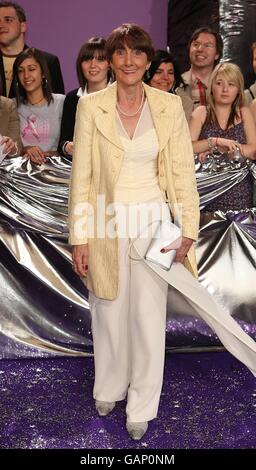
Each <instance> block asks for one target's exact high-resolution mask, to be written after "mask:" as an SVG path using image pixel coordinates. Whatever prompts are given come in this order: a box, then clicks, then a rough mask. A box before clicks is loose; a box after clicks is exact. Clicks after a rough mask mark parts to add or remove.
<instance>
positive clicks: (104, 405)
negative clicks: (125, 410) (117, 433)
mask: <svg viewBox="0 0 256 470" xmlns="http://www.w3.org/2000/svg"><path fill="white" fill-rule="evenodd" d="M115 405H116V402H115V401H100V400H95V408H96V410H97V411H98V414H99V415H100V416H107V415H108V414H109V413H110V412H111V411H112V410H113V409H114V408H115Z"/></svg>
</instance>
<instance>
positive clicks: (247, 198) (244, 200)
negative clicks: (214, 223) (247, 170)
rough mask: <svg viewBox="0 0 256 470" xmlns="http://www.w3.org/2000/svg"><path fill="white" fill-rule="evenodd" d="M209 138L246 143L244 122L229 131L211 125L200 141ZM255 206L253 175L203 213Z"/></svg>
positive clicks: (219, 197)
mask: <svg viewBox="0 0 256 470" xmlns="http://www.w3.org/2000/svg"><path fill="white" fill-rule="evenodd" d="M208 137H220V138H224V139H232V140H236V141H237V142H239V143H240V144H245V143H246V136H245V131H244V125H243V122H240V123H239V124H235V125H234V126H233V127H230V128H229V129H227V130H223V129H221V128H220V127H219V126H218V125H216V124H214V123H209V124H207V125H206V126H204V127H203V129H202V130H201V133H200V136H199V140H202V139H207V138H208ZM252 206H253V179H252V176H251V174H248V175H247V176H246V177H245V178H244V179H243V180H242V181H241V182H240V183H237V184H236V185H235V186H233V187H232V188H231V189H229V190H228V191H226V192H225V193H223V194H221V195H220V196H218V197H216V199H215V200H214V201H212V202H210V203H209V204H208V205H207V206H206V207H205V208H204V209H203V211H207V212H214V211H216V210H222V211H223V212H226V211H228V210H242V209H246V208H249V207H252Z"/></svg>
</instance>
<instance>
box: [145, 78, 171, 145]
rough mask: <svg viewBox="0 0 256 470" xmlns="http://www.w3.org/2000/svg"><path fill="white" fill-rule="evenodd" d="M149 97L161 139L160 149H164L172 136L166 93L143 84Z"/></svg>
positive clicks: (153, 117)
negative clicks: (158, 91)
mask: <svg viewBox="0 0 256 470" xmlns="http://www.w3.org/2000/svg"><path fill="white" fill-rule="evenodd" d="M143 86H144V89H145V93H146V96H147V99H148V104H149V107H150V111H151V115H152V119H153V122H154V124H155V127H156V133H157V136H158V139H159V151H160V152H161V150H163V148H164V147H165V146H166V144H167V142H168V140H169V138H170V129H171V122H170V113H168V112H167V111H168V110H167V100H166V99H165V96H164V94H162V93H159V94H158V93H156V90H154V89H152V88H151V87H150V86H148V85H145V84H143Z"/></svg>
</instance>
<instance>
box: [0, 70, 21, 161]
mask: <svg viewBox="0 0 256 470" xmlns="http://www.w3.org/2000/svg"><path fill="white" fill-rule="evenodd" d="M21 148H22V145H21V139H20V123H19V116H18V113H17V108H16V104H15V103H14V102H13V100H11V99H9V98H6V97H5V96H2V86H1V79H0V153H1V155H0V161H1V160H2V159H3V158H4V155H9V157H14V156H16V155H20V152H21Z"/></svg>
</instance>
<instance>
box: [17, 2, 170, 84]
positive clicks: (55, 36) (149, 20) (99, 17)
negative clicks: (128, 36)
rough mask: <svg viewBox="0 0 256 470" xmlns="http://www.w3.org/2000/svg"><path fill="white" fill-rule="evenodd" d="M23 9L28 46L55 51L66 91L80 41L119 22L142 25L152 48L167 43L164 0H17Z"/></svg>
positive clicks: (101, 33)
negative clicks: (148, 36) (151, 39)
mask: <svg viewBox="0 0 256 470" xmlns="http://www.w3.org/2000/svg"><path fill="white" fill-rule="evenodd" d="M17 1H18V3H20V5H22V6H23V8H24V9H25V11H26V14H27V19H28V28H29V30H28V33H27V36H26V41H27V43H28V44H29V45H31V46H35V47H39V48H41V49H44V50H46V51H48V52H52V53H54V54H57V55H58V57H59V59H60V62H61V67H62V72H63V77H64V81H65V88H66V91H69V90H71V89H72V88H75V87H76V86H77V80H76V73H75V61H76V56H77V53H78V50H79V48H80V46H81V44H82V43H83V42H85V41H86V40H87V39H88V38H90V37H91V36H103V37H106V36H107V35H108V34H109V33H110V32H111V31H112V29H114V28H115V27H116V26H119V25H120V24H121V23H125V22H134V23H138V24H140V25H141V26H143V27H144V28H145V29H146V30H147V31H148V32H149V33H150V35H151V37H152V38H153V41H154V44H155V47H156V48H160V47H166V44H167V11H168V0H157V1H154V0H118V1H117V0H105V1H104V0H73V1H71V2H69V1H63V0H44V1H40V0H17Z"/></svg>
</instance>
